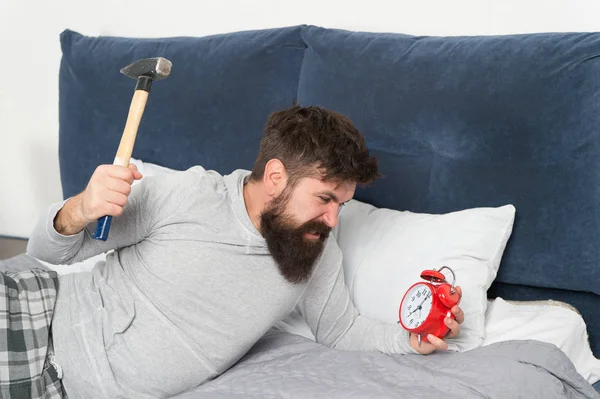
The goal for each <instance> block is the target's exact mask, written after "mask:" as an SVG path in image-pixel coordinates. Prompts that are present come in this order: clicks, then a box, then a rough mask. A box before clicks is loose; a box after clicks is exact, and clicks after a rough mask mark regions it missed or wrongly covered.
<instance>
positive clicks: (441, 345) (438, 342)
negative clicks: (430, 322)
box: [427, 334, 448, 351]
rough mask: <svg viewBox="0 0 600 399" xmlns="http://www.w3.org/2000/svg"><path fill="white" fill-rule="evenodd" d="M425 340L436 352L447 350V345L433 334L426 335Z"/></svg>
mask: <svg viewBox="0 0 600 399" xmlns="http://www.w3.org/2000/svg"><path fill="white" fill-rule="evenodd" d="M427 340H428V341H429V343H431V345H433V346H434V347H435V349H437V350H441V351H445V350H448V344H447V343H446V342H444V340H443V339H440V338H438V337H436V336H435V335H433V334H428V335H427Z"/></svg>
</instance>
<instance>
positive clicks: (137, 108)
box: [93, 57, 172, 241]
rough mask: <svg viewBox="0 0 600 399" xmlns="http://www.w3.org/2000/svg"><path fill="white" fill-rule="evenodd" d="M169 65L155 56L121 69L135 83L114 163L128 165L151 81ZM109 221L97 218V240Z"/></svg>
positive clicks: (104, 234)
mask: <svg viewBox="0 0 600 399" xmlns="http://www.w3.org/2000/svg"><path fill="white" fill-rule="evenodd" d="M171 66H172V64H171V61H169V60H167V59H166V58H162V57H156V58H146V59H143V60H139V61H136V62H134V63H133V64H131V65H128V66H126V67H125V68H123V69H121V73H122V74H124V75H126V76H129V77H130V78H133V79H136V80H137V84H136V86H135V91H134V93H133V99H132V100H131V105H130V107H129V114H128V115H127V122H126V123H125V129H124V130H123V135H122V137H121V142H120V143H119V148H118V150H117V155H116V156H115V160H114V162H113V164H114V165H121V166H125V167H128V166H129V161H130V159H131V153H132V152H133V145H134V144H135V137H136V135H137V131H138V128H139V126H140V121H141V120H142V115H143V114H144V109H145V108H146V102H147V100H148V94H149V93H150V87H151V86H152V82H153V81H155V80H161V79H164V78H166V77H168V76H169V74H170V73H171ZM111 221H112V216H103V217H101V218H100V219H98V225H97V226H96V230H95V231H94V233H93V237H94V238H95V239H97V240H103V241H106V239H107V238H108V232H109V230H110V222H111Z"/></svg>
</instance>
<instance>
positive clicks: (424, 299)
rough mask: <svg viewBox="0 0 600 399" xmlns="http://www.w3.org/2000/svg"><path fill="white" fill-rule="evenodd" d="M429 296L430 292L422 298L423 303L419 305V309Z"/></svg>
mask: <svg viewBox="0 0 600 399" xmlns="http://www.w3.org/2000/svg"><path fill="white" fill-rule="evenodd" d="M430 296H431V292H430V293H429V294H427V295H426V296H425V298H423V301H422V302H421V303H420V304H419V308H420V307H421V306H422V305H423V304H424V303H425V301H426V300H427V299H428V298H429V297H430Z"/></svg>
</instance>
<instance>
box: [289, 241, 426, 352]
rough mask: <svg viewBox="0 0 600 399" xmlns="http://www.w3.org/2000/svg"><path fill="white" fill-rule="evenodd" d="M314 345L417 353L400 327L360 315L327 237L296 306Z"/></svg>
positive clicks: (339, 258) (337, 252)
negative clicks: (315, 341)
mask: <svg viewBox="0 0 600 399" xmlns="http://www.w3.org/2000/svg"><path fill="white" fill-rule="evenodd" d="M298 308H299V311H300V312H301V313H302V314H303V315H304V317H305V319H306V321H307V323H308V325H309V326H310V328H311V330H312V332H313V334H314V335H315V337H316V340H317V342H319V343H322V344H324V345H327V346H330V347H335V348H338V349H347V350H377V351H380V352H383V353H387V354H406V353H418V352H417V351H416V350H415V349H414V348H413V347H412V346H411V345H410V342H409V334H408V332H407V331H406V330H404V329H403V328H402V326H401V325H400V324H395V323H384V322H380V321H377V320H373V319H370V318H368V317H365V316H363V315H360V314H359V312H358V310H357V309H356V307H355V306H354V304H353V302H352V299H351V298H350V293H349V291H348V288H347V286H346V283H345V281H344V271H343V266H342V252H341V250H340V248H339V247H338V245H337V243H336V242H335V240H334V239H333V237H330V238H329V239H328V242H327V245H326V248H325V249H324V251H323V255H322V256H321V259H320V261H319V263H318V264H317V265H315V270H314V273H313V276H312V278H311V280H310V281H309V283H308V285H307V287H306V290H305V292H304V295H303V296H302V298H301V299H300V302H299V303H298Z"/></svg>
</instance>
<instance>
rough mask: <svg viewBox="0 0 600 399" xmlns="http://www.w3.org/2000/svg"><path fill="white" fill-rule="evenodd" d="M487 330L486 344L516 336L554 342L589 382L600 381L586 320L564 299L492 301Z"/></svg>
mask: <svg viewBox="0 0 600 399" xmlns="http://www.w3.org/2000/svg"><path fill="white" fill-rule="evenodd" d="M485 332H486V337H485V339H484V341H483V346H486V345H491V344H493V343H496V342H501V341H509V340H514V339H517V340H523V339H525V340H526V339H534V340H537V341H542V342H548V343H550V344H554V345H556V346H557V347H558V348H560V349H561V350H562V351H563V352H564V353H565V354H566V355H567V356H568V357H569V359H570V360H571V362H573V364H574V365H575V368H576V369H577V371H578V372H579V374H581V375H582V376H583V378H585V379H586V380H587V381H588V382H589V383H590V384H595V383H596V382H598V381H600V359H596V358H595V357H594V354H593V353H592V350H591V348H590V344H589V340H588V333H587V328H586V325H585V322H584V321H583V318H582V317H581V315H580V314H579V312H578V311H577V310H576V309H575V308H573V307H572V306H570V305H567V304H565V303H564V302H559V301H553V300H547V301H505V300H504V299H502V298H496V299H494V300H489V301H488V308H487V311H486V314H485Z"/></svg>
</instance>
